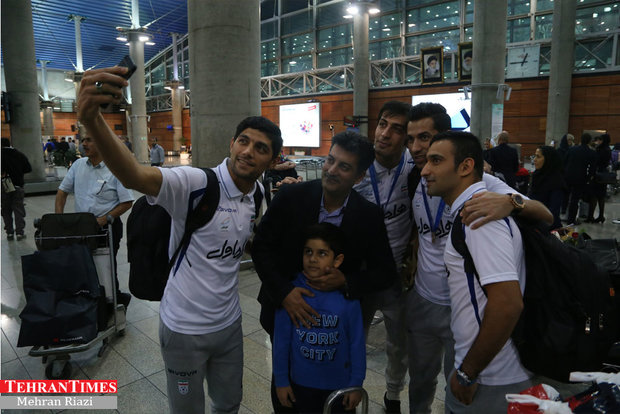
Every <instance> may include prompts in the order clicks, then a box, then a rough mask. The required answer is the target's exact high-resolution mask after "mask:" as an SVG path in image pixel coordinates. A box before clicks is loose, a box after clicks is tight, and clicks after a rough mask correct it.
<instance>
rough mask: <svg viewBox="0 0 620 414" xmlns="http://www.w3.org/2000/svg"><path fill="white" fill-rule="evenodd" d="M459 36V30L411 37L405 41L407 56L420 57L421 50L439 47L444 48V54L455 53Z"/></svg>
mask: <svg viewBox="0 0 620 414" xmlns="http://www.w3.org/2000/svg"><path fill="white" fill-rule="evenodd" d="M472 32H473V30H472ZM459 36H460V35H459V31H458V30H445V31H443V32H437V33H428V34H424V35H418V36H410V37H408V38H407V39H406V40H405V45H406V48H407V56H415V55H419V54H420V50H421V49H424V48H426V47H432V46H437V45H443V46H444V54H446V53H450V52H454V51H456V50H457V48H458V43H459Z"/></svg>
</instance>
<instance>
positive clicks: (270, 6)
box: [260, 0, 278, 20]
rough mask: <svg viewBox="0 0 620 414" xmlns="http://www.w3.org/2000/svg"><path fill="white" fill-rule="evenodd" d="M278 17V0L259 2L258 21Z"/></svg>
mask: <svg viewBox="0 0 620 414" xmlns="http://www.w3.org/2000/svg"><path fill="white" fill-rule="evenodd" d="M277 15H278V0H264V1H261V2H260V19H261V20H267V19H271V18H272V17H274V16H277Z"/></svg>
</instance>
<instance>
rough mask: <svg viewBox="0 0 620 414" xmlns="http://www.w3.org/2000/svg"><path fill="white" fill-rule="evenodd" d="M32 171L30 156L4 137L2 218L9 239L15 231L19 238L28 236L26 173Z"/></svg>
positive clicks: (11, 238)
mask: <svg viewBox="0 0 620 414" xmlns="http://www.w3.org/2000/svg"><path fill="white" fill-rule="evenodd" d="M30 171H32V167H31V166H30V162H28V158H26V156H25V155H24V154H22V153H21V152H19V151H18V150H16V149H15V148H13V147H11V141H9V139H8V138H2V219H3V220H4V230H6V238H7V239H8V240H13V237H14V233H17V240H21V239H23V238H24V237H26V235H25V234H24V227H26V221H25V220H24V217H26V209H25V208H24V174H26V173H29V172H30ZM13 215H15V228H13Z"/></svg>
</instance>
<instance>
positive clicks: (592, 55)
mask: <svg viewBox="0 0 620 414" xmlns="http://www.w3.org/2000/svg"><path fill="white" fill-rule="evenodd" d="M612 47H613V42H612V41H611V40H610V39H608V40H607V41H605V42H603V43H601V41H600V40H592V41H589V42H588V41H585V40H582V41H580V42H579V44H576V45H575V70H576V71H580V72H583V71H593V70H595V69H604V68H606V67H607V66H608V65H611V63H612V62H611V50H612Z"/></svg>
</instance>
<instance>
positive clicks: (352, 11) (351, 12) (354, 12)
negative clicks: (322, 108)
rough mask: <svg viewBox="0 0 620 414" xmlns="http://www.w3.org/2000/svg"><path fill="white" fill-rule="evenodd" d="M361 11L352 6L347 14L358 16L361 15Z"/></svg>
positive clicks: (348, 8)
mask: <svg viewBox="0 0 620 414" xmlns="http://www.w3.org/2000/svg"><path fill="white" fill-rule="evenodd" d="M359 11H360V9H359V8H358V7H357V6H353V5H351V6H349V7H347V13H349V14H357V13H359Z"/></svg>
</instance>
